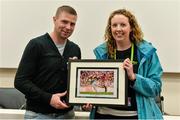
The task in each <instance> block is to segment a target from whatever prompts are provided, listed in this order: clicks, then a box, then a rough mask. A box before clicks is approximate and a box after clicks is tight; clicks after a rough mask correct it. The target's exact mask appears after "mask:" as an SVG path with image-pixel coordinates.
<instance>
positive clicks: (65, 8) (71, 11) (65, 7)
mask: <svg viewBox="0 0 180 120" xmlns="http://www.w3.org/2000/svg"><path fill="white" fill-rule="evenodd" d="M61 12H67V13H69V14H72V15H75V16H77V12H76V10H75V9H74V8H72V7H71V6H68V5H63V6H60V7H59V8H58V9H57V11H56V16H59V14H60V13H61Z"/></svg>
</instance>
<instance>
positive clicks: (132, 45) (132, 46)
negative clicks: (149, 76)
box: [114, 43, 134, 63]
mask: <svg viewBox="0 0 180 120" xmlns="http://www.w3.org/2000/svg"><path fill="white" fill-rule="evenodd" d="M114 52H115V55H114V59H115V60H116V49H114ZM133 58H134V43H131V62H132V63H133Z"/></svg>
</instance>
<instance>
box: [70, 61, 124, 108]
mask: <svg viewBox="0 0 180 120" xmlns="http://www.w3.org/2000/svg"><path fill="white" fill-rule="evenodd" d="M68 70H69V72H68V103H69V104H86V103H91V104H94V105H106V106H108V105H111V106H112V105H116V106H117V105H118V106H127V80H126V77H125V70H124V69H123V64H122V62H121V61H118V60H89V59H88V60H87V59H86V60H70V61H69V63H68Z"/></svg>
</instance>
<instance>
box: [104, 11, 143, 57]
mask: <svg viewBox="0 0 180 120" xmlns="http://www.w3.org/2000/svg"><path fill="white" fill-rule="evenodd" d="M115 15H124V16H126V17H127V18H128V20H129V24H130V27H131V30H132V31H131V32H130V36H129V37H130V40H131V42H133V43H139V42H141V41H142V40H143V32H142V31H141V28H140V26H139V25H138V23H137V20H136V18H135V16H134V15H133V14H132V13H131V12H130V11H128V10H126V9H118V10H115V11H113V12H112V13H111V14H110V16H109V19H108V23H107V26H106V29H105V34H104V37H105V40H107V47H108V57H109V58H111V59H114V58H115V54H116V52H115V50H116V43H115V40H114V38H113V36H112V32H111V19H112V18H113V17H114V16H115Z"/></svg>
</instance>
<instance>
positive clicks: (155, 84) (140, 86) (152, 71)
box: [133, 52, 163, 97]
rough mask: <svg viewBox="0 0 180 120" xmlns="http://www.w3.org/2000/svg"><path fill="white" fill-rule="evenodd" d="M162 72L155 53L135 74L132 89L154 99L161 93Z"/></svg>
mask: <svg viewBox="0 0 180 120" xmlns="http://www.w3.org/2000/svg"><path fill="white" fill-rule="evenodd" d="M162 73H163V70H162V67H161V64H160V61H159V58H158V56H157V54H156V52H155V53H154V54H153V55H152V56H151V57H150V59H148V60H147V61H146V62H145V63H144V64H143V65H142V69H139V71H138V74H136V82H135V84H134V86H133V88H134V89H135V90H136V91H137V92H138V93H140V94H142V95H144V96H147V97H156V96H157V95H159V94H160V92H161V86H162V82H161V76H162Z"/></svg>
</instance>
